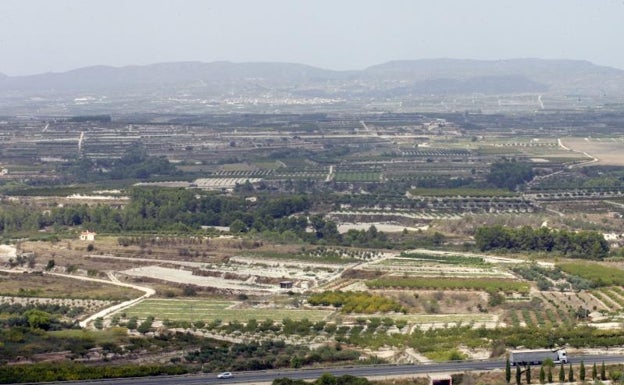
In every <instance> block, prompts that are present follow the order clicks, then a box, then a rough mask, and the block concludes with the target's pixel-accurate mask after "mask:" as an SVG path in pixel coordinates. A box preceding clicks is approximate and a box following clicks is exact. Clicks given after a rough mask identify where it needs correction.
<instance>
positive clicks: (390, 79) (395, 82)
mask: <svg viewBox="0 0 624 385" xmlns="http://www.w3.org/2000/svg"><path fill="white" fill-rule="evenodd" d="M0 92H3V93H7V92H9V93H12V94H19V95H30V96H42V95H47V96H49V95H55V94H58V95H66V96H67V95H83V94H94V95H101V94H104V95H109V94H111V95H114V94H134V95H138V94H141V93H146V94H149V93H155V92H156V93H159V94H161V95H162V94H167V93H170V94H171V95H176V94H182V93H183V94H187V95H205V96H207V97H223V96H227V95H229V96H235V95H239V94H241V95H245V96H253V95H261V94H266V93H267V92H281V93H286V94H291V95H294V96H306V97H341V98H347V97H359V96H362V97H405V96H409V95H452V94H476V93H480V94H513V93H558V94H571V95H576V94H579V95H624V71H622V70H619V69H615V68H610V67H603V66H598V65H594V64H592V63H590V62H587V61H576V60H542V59H512V60H495V61H484V60H456V59H427V60H402V61H391V62H388V63H384V64H380V65H375V66H372V67H369V68H366V69H364V70H358V71H332V70H326V69H321V68H316V67H312V66H308V65H302V64H290V63H230V62H213V63H201V62H179V63H161V64H152V65H145V66H127V67H109V66H94V67H85V68H80V69H76V70H72V71H68V72H62V73H45V74H38V75H31V76H6V75H3V74H0Z"/></svg>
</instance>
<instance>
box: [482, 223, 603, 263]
mask: <svg viewBox="0 0 624 385" xmlns="http://www.w3.org/2000/svg"><path fill="white" fill-rule="evenodd" d="M475 242H476V245H477V247H478V248H479V249H480V250H481V251H486V250H496V249H508V250H517V251H542V252H558V253H560V254H562V255H565V256H567V257H571V258H589V259H603V258H605V257H606V256H607V254H608V253H609V243H607V241H606V240H605V239H604V237H603V236H602V234H600V233H598V232H595V231H578V232H572V231H566V230H551V229H549V228H546V227H540V228H538V229H533V228H531V227H529V226H524V227H522V228H519V229H513V228H508V227H504V226H500V225H495V226H482V227H479V228H478V229H477V231H476V232H475Z"/></svg>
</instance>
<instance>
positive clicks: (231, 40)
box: [0, 0, 624, 75]
mask: <svg viewBox="0 0 624 385" xmlns="http://www.w3.org/2000/svg"><path fill="white" fill-rule="evenodd" d="M623 37H624V0H513V1H510V0H405V1H400V0H379V1H377V0H328V1H326V0H247V1H242V0H214V1H213V0H0V72H2V73H5V74H8V75H24V74H32V73H40V72H50V71H54V72H58V71H66V70H69V69H73V68H78V67H83V66H89V65H97V64H106V65H113V66H123V65H130V64H150V63H157V62H172V61H204V62H211V61H217V60H228V61H234V62H242V61H284V62H296V63H304V64H310V65H314V66H319V67H324V68H329V69H361V68H365V67H367V66H370V65H373V64H379V63H383V62H386V61H390V60H397V59H423V58H440V57H447V58H474V59H508V58H518V57H539V58H566V59H583V60H589V61H592V62H594V63H596V64H602V65H609V66H614V67H619V68H622V69H624V49H623V47H624V43H623V42H622V40H623Z"/></svg>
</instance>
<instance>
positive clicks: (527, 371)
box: [526, 365, 531, 384]
mask: <svg viewBox="0 0 624 385" xmlns="http://www.w3.org/2000/svg"><path fill="white" fill-rule="evenodd" d="M526 380H527V384H530V383H531V365H529V366H527V369H526Z"/></svg>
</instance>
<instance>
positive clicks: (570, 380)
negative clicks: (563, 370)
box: [568, 364, 574, 382]
mask: <svg viewBox="0 0 624 385" xmlns="http://www.w3.org/2000/svg"><path fill="white" fill-rule="evenodd" d="M568 382H574V370H573V369H572V364H570V370H569V371H568Z"/></svg>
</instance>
